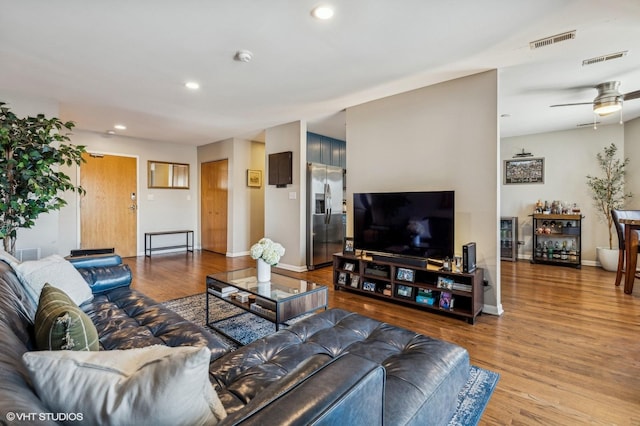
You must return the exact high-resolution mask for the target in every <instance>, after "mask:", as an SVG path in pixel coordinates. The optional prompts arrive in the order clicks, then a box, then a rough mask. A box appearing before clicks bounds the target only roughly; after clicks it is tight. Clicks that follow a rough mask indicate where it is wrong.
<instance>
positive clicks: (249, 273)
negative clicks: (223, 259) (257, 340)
mask: <svg viewBox="0 0 640 426" xmlns="http://www.w3.org/2000/svg"><path fill="white" fill-rule="evenodd" d="M257 281H258V280H257V271H256V269H255V268H246V269H239V270H235V271H228V272H220V273H216V274H211V275H207V278H206V284H207V286H206V287H207V292H206V294H207V296H206V308H205V316H206V318H205V320H206V324H207V325H208V326H209V327H211V328H212V329H214V330H215V331H217V332H218V333H220V334H222V335H224V336H225V337H227V338H229V339H231V340H232V341H234V342H236V343H237V344H239V345H242V343H241V342H239V341H238V340H236V339H234V338H233V337H231V336H229V335H228V334H226V333H225V332H224V331H222V330H221V329H219V328H218V327H217V326H216V324H217V323H219V322H220V321H225V320H228V319H230V318H234V317H236V316H239V315H242V314H244V312H240V313H238V314H236V315H232V316H229V317H226V318H223V319H220V320H217V321H209V297H210V296H213V297H216V298H218V299H220V300H224V301H225V302H227V303H230V304H232V305H234V306H237V307H238V308H240V309H242V310H243V311H246V312H250V313H252V314H254V315H257V316H259V317H261V318H264V319H266V320H267V321H270V322H272V323H274V324H275V328H276V331H278V330H279V329H280V324H282V323H284V322H286V321H288V320H290V319H292V318H296V317H299V316H300V315H304V314H307V313H309V312H314V311H317V310H319V309H325V310H326V309H327V301H328V288H327V286H324V285H321V284H316V283H314V282H312V281H308V280H304V279H299V278H293V277H289V276H287V275H282V274H278V273H275V272H272V273H271V281H270V283H268V285H269V287H270V291H269V292H268V295H267V293H265V292H264V291H263V289H262V288H260V287H265V286H266V284H265V283H262V285H261V286H258V282H257ZM214 283H219V284H223V285H228V286H231V287H235V288H237V289H238V291H245V292H247V293H249V294H251V295H253V296H255V298H262V299H266V300H267V301H268V302H270V303H271V304H272V305H273V306H275V309H274V315H268V314H265V313H262V312H259V311H255V310H253V309H251V303H253V302H255V298H254V297H252V298H251V299H250V300H249V301H248V302H240V301H239V300H236V298H235V297H231V296H226V297H223V296H219V295H218V294H214V293H213V289H214V287H213V284H214ZM301 287H304V288H301ZM274 295H275V297H274Z"/></svg>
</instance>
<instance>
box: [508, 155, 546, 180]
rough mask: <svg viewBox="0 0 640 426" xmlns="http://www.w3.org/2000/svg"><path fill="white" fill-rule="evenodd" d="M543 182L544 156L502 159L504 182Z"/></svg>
mask: <svg viewBox="0 0 640 426" xmlns="http://www.w3.org/2000/svg"><path fill="white" fill-rule="evenodd" d="M513 183H544V158H518V159H513V160H504V184H505V185H509V184H513Z"/></svg>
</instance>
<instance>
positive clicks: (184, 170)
mask: <svg viewBox="0 0 640 426" xmlns="http://www.w3.org/2000/svg"><path fill="white" fill-rule="evenodd" d="M147 179H148V180H147V187H148V188H172V189H189V165H188V164H182V163H169V162H166V161H151V160H149V161H147Z"/></svg>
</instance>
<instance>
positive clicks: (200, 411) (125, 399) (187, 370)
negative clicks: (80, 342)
mask: <svg viewBox="0 0 640 426" xmlns="http://www.w3.org/2000/svg"><path fill="white" fill-rule="evenodd" d="M210 357H211V352H210V351H209V349H208V348H207V347H194V346H179V347H169V346H163V345H155V346H148V347H145V348H139V349H127V350H112V351H100V352H78V351H40V352H26V353H25V354H24V355H23V357H22V359H23V361H24V363H25V365H26V366H27V369H28V370H29V375H30V377H31V380H32V381H33V384H34V386H35V389H36V392H37V394H38V396H39V397H40V399H41V400H42V401H43V402H44V403H45V405H46V406H47V407H48V408H49V410H50V411H51V412H54V413H76V414H78V415H80V414H81V415H82V421H81V422H80V423H82V424H93V425H153V426H161V425H205V424H206V425H214V424H217V423H218V420H220V419H223V418H224V417H226V412H225V410H224V407H223V406H222V403H221V402H220V399H219V398H218V395H217V394H216V392H215V390H214V389H213V386H212V385H211V383H210V382H209V361H210Z"/></svg>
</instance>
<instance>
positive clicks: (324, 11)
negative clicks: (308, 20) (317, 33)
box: [311, 4, 333, 20]
mask: <svg viewBox="0 0 640 426" xmlns="http://www.w3.org/2000/svg"><path fill="white" fill-rule="evenodd" d="M311 16H313V17H314V18H318V19H323V20H325V19H331V18H332V17H333V7H331V6H328V5H326V4H324V5H320V6H317V7H314V8H313V10H311Z"/></svg>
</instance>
